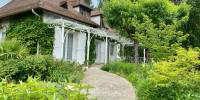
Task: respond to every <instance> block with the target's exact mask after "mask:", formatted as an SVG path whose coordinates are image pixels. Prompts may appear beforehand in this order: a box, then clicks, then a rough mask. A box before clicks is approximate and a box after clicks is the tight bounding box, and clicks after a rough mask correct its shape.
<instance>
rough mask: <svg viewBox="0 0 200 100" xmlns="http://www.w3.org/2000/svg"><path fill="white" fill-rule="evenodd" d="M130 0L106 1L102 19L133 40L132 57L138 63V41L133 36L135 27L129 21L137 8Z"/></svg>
mask: <svg viewBox="0 0 200 100" xmlns="http://www.w3.org/2000/svg"><path fill="white" fill-rule="evenodd" d="M137 8H138V7H137V6H134V5H133V3H132V2H131V1H130V0H111V1H106V2H105V4H104V6H103V13H104V19H105V20H106V22H107V23H108V24H109V26H110V27H111V28H113V29H115V30H117V31H118V32H119V33H120V34H121V35H122V36H125V37H128V38H130V39H132V40H133V41H134V47H135V49H134V52H135V53H134V54H135V55H134V58H135V63H138V43H139V42H138V41H137V40H136V39H135V38H134V33H135V29H134V27H133V26H132V24H131V22H132V19H133V18H134V16H135V15H136V14H138V13H136V12H137V11H139V9H137Z"/></svg>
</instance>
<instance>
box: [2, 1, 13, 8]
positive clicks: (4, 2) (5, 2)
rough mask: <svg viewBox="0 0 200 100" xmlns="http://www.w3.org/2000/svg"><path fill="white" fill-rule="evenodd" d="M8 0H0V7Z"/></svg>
mask: <svg viewBox="0 0 200 100" xmlns="http://www.w3.org/2000/svg"><path fill="white" fill-rule="evenodd" d="M10 1H11V0H0V7H2V6H4V5H5V4H7V3H8V2H10Z"/></svg>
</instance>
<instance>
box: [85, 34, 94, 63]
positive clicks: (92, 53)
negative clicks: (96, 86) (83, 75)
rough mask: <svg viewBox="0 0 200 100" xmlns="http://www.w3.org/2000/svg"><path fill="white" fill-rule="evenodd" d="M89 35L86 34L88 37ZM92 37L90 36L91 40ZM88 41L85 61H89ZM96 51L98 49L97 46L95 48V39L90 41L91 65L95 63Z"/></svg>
mask: <svg viewBox="0 0 200 100" xmlns="http://www.w3.org/2000/svg"><path fill="white" fill-rule="evenodd" d="M87 35H88V34H86V37H88V36H87ZM91 37H93V36H92V35H91V36H90V39H91ZM87 45H88V44H87V39H86V45H85V54H86V55H85V61H87ZM95 49H96V46H95V38H94V37H93V38H92V39H91V40H90V51H89V65H91V64H93V63H94V62H95V59H96V57H95ZM85 63H86V62H85Z"/></svg>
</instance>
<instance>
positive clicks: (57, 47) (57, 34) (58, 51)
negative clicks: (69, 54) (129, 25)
mask: <svg viewBox="0 0 200 100" xmlns="http://www.w3.org/2000/svg"><path fill="white" fill-rule="evenodd" d="M54 38H55V40H54V49H53V56H54V57H55V58H56V59H62V58H61V46H62V41H61V40H62V36H61V28H59V27H55V35H54Z"/></svg>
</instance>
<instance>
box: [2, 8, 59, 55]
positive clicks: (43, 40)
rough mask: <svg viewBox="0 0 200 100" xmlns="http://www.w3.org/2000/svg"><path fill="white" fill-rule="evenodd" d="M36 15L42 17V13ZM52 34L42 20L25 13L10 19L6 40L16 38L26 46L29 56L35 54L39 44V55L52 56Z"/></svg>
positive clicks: (51, 30) (52, 30) (30, 13)
mask: <svg viewBox="0 0 200 100" xmlns="http://www.w3.org/2000/svg"><path fill="white" fill-rule="evenodd" d="M38 13H40V15H42V11H38ZM54 33H55V32H54V29H49V28H48V26H47V24H45V23H43V19H42V18H39V17H37V16H36V15H34V14H33V13H32V12H27V13H23V14H19V15H15V16H12V17H11V18H10V22H9V26H8V29H7V31H6V39H11V38H17V39H18V40H20V41H21V43H23V44H25V45H27V47H28V48H29V49H30V53H31V54H35V53H36V51H37V44H40V51H41V54H52V51H53V41H54Z"/></svg>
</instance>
